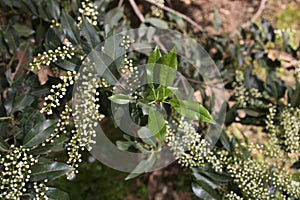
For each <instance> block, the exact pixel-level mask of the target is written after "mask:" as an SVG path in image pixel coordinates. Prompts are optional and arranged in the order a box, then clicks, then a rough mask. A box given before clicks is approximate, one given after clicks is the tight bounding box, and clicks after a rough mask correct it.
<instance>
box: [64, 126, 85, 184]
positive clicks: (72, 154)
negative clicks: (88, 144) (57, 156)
mask: <svg viewBox="0 0 300 200" xmlns="http://www.w3.org/2000/svg"><path fill="white" fill-rule="evenodd" d="M71 134H72V137H71V140H70V141H69V143H68V146H67V152H68V157H69V159H68V161H67V164H68V165H71V166H72V167H73V168H74V169H75V170H73V171H71V172H70V173H68V174H67V179H69V180H71V179H73V178H74V177H75V174H77V173H78V170H77V168H78V163H81V162H82V160H81V153H80V150H82V151H83V150H84V145H83V144H82V143H81V136H80V134H78V133H77V132H76V131H75V130H72V131H71Z"/></svg>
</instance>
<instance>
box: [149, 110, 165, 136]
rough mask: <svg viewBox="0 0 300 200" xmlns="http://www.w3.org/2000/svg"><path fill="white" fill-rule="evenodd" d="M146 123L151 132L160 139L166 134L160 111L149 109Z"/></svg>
mask: <svg viewBox="0 0 300 200" xmlns="http://www.w3.org/2000/svg"><path fill="white" fill-rule="evenodd" d="M148 125H149V129H150V131H151V132H152V134H153V135H155V137H157V138H158V139H159V140H160V141H163V140H164V136H165V134H166V123H165V119H164V116H163V115H162V114H161V113H160V112H158V111H156V110H154V109H151V110H150V111H149V117H148Z"/></svg>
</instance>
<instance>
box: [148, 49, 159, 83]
mask: <svg viewBox="0 0 300 200" xmlns="http://www.w3.org/2000/svg"><path fill="white" fill-rule="evenodd" d="M160 58H161V53H160V50H159V48H157V47H156V48H155V49H154V51H153V52H152V53H151V54H150V56H149V58H148V61H147V81H148V83H149V84H150V85H151V86H153V84H152V83H153V82H154V79H153V76H154V68H155V63H156V62H157V61H158V60H159V59H160Z"/></svg>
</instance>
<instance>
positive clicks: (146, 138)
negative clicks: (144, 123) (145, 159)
mask: <svg viewBox="0 0 300 200" xmlns="http://www.w3.org/2000/svg"><path fill="white" fill-rule="evenodd" d="M138 136H139V137H140V138H141V139H142V141H143V142H145V143H146V144H149V145H150V146H156V140H155V137H153V134H152V132H151V130H150V129H149V128H147V127H142V128H141V129H140V130H138Z"/></svg>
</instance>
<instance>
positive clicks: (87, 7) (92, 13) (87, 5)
mask: <svg viewBox="0 0 300 200" xmlns="http://www.w3.org/2000/svg"><path fill="white" fill-rule="evenodd" d="M97 10H98V7H97V6H96V5H94V3H93V2H91V1H90V0H85V1H82V2H81V8H79V13H80V14H82V15H83V16H85V17H86V18H87V20H88V22H89V23H90V24H92V25H94V26H97V19H98V14H99V12H98V11H97ZM78 21H79V25H80V24H81V23H82V18H81V16H79V17H78Z"/></svg>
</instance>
